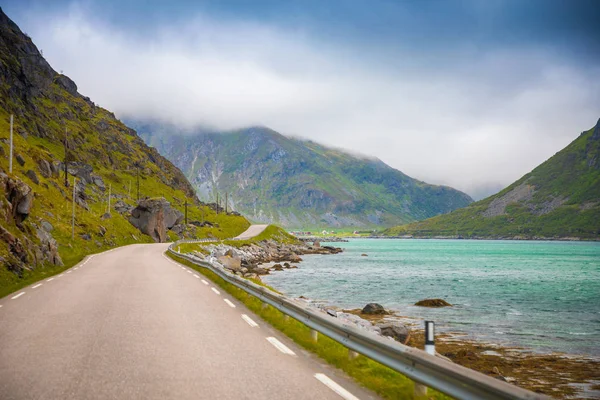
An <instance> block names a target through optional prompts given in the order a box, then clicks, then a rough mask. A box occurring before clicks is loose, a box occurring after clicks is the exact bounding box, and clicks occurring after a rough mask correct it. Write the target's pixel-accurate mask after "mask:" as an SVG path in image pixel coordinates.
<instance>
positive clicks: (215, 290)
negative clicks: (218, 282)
mask: <svg viewBox="0 0 600 400" xmlns="http://www.w3.org/2000/svg"><path fill="white" fill-rule="evenodd" d="M210 290H212V291H213V292H215V293H216V294H221V292H219V291H218V290H217V289H215V288H214V287H211V288H210Z"/></svg>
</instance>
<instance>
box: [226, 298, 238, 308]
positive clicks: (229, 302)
mask: <svg viewBox="0 0 600 400" xmlns="http://www.w3.org/2000/svg"><path fill="white" fill-rule="evenodd" d="M223 300H224V301H225V303H227V305H228V306H229V307H231V308H235V304H233V303H232V302H231V301H229V300H228V299H223Z"/></svg>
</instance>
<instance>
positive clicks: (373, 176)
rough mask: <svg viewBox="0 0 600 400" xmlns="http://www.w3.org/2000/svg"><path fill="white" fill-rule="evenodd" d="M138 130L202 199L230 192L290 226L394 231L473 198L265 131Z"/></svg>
mask: <svg viewBox="0 0 600 400" xmlns="http://www.w3.org/2000/svg"><path fill="white" fill-rule="evenodd" d="M133 123H134V124H136V123H135V122H133ZM137 127H138V131H139V132H140V135H141V136H142V137H143V138H144V139H145V140H146V142H147V143H149V144H150V145H152V146H156V147H157V148H158V149H160V151H161V152H163V154H165V156H167V157H168V158H169V159H170V160H171V161H173V162H174V163H175V164H176V165H178V166H179V167H180V168H181V170H182V171H184V173H185V174H186V175H187V176H188V178H189V179H190V182H192V184H193V185H195V186H196V187H197V188H198V190H199V193H200V194H199V195H200V197H201V199H203V200H205V201H209V200H210V201H214V199H215V197H216V193H215V192H216V191H217V190H218V191H219V192H220V193H221V196H222V195H223V194H224V193H229V196H230V197H229V198H230V199H232V200H233V201H234V202H235V207H236V209H237V210H239V211H241V212H242V213H244V215H247V216H248V217H249V218H250V219H254V220H256V221H267V220H268V221H273V222H275V223H278V224H279V225H281V226H284V227H286V228H295V229H303V230H307V229H308V228H309V227H310V228H311V229H313V228H321V229H322V228H328V229H332V228H334V227H335V228H339V227H354V226H361V227H367V228H368V227H371V228H373V227H381V226H392V225H395V224H399V223H407V222H411V221H415V220H420V219H424V218H428V217H432V216H434V215H437V214H442V213H447V212H449V211H452V210H454V209H456V208H459V207H464V206H466V205H467V204H469V203H470V202H471V201H472V200H471V198H470V197H469V196H467V195H466V194H464V193H462V192H459V191H457V190H454V189H452V188H449V187H444V186H434V185H428V184H426V183H424V182H420V181H417V180H415V179H413V178H410V177H408V176H406V175H405V174H403V173H402V172H400V171H397V170H395V169H393V168H391V167H389V166H388V165H386V164H384V163H383V162H382V161H380V160H377V159H372V158H366V157H360V156H354V155H351V154H348V153H346V152H344V151H340V150H336V149H331V148H327V147H324V146H321V145H319V144H317V143H314V142H310V141H303V140H297V139H292V138H288V137H285V136H283V135H280V134H279V133H277V132H274V131H272V130H269V129H266V128H248V129H243V130H239V131H234V132H226V133H199V134H198V135H196V136H190V135H179V136H178V135H177V133H178V132H179V131H178V130H177V128H175V127H172V126H159V125H153V124H150V125H148V124H142V123H137ZM207 149H211V150H210V151H207ZM214 177H218V179H216V180H213V178H214ZM321 229H319V230H321Z"/></svg>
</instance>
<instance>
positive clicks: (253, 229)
mask: <svg viewBox="0 0 600 400" xmlns="http://www.w3.org/2000/svg"><path fill="white" fill-rule="evenodd" d="M267 226H269V225H250V227H249V228H248V229H246V230H245V231H244V232H243V233H241V234H239V235H237V236H236V237H235V238H234V239H239V240H247V239H252V238H253V237H255V236H258V235H260V234H261V233H262V232H263V231H264V230H265V229H267Z"/></svg>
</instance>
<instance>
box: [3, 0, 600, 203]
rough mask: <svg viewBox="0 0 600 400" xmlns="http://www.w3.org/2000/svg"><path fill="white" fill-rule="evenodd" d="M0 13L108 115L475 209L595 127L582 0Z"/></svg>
mask: <svg viewBox="0 0 600 400" xmlns="http://www.w3.org/2000/svg"><path fill="white" fill-rule="evenodd" d="M4 3H5V4H3V5H2V7H3V9H4V11H5V12H6V13H7V14H8V15H9V17H11V18H12V19H13V20H14V21H15V22H16V23H17V24H18V25H19V26H20V27H21V29H22V30H23V31H25V32H26V33H28V34H29V35H30V36H31V37H32V39H33V40H34V42H35V43H36V44H37V46H38V47H39V48H40V49H42V50H43V53H44V56H45V57H46V58H47V59H48V61H49V62H50V63H51V65H52V66H53V67H54V68H55V69H56V70H57V71H63V72H64V73H65V74H66V75H68V76H70V77H71V78H72V79H73V80H74V81H75V82H76V83H77V85H78V87H79V92H80V93H82V94H84V95H86V96H89V97H90V98H91V99H92V100H93V101H95V102H96V103H98V104H100V105H101V106H103V107H105V108H108V109H109V110H111V111H114V112H115V113H116V114H117V116H119V117H121V118H138V119H139V118H153V119H159V120H164V121H165V122H172V123H176V124H181V125H182V126H185V127H190V126H195V125H202V126H210V127H214V128H217V129H232V128H239V127H245V126H249V125H264V126H268V127H270V128H272V129H275V130H277V131H279V132H281V133H283V134H287V135H294V136H301V137H305V138H310V139H313V140H315V141H317V142H321V143H323V144H327V145H333V146H336V147H342V148H346V149H349V150H352V151H354V152H360V153H363V154H366V155H372V156H376V157H378V158H380V159H381V160H383V161H384V162H386V163H388V164H389V165H391V166H393V167H394V168H397V169H399V170H401V171H403V172H404V173H406V174H408V175H410V176H412V177H415V178H418V179H421V180H424V181H426V182H429V183H436V184H446V185H450V186H453V187H455V188H458V189H460V190H463V191H465V192H467V193H469V194H470V195H472V196H473V197H475V198H481V197H482V196H484V195H487V194H491V193H493V192H494V191H496V190H498V189H500V188H501V187H503V186H506V185H507V184H509V183H511V182H512V181H514V180H516V179H517V178H519V177H520V176H522V175H523V174H525V173H527V172H529V171H530V170H531V169H532V168H534V167H535V166H536V165H538V164H539V163H541V162H543V161H544V160H546V159H547V158H549V157H550V156H552V155H553V154H554V153H556V152H557V151H559V150H560V149H561V148H563V147H564V146H566V145H567V144H568V143H569V142H571V141H572V140H573V139H575V138H576V137H577V136H578V134H579V133H580V132H581V131H583V130H585V129H588V128H590V127H592V126H593V125H594V124H595V123H596V121H597V120H598V118H599V117H600V23H599V22H598V21H600V2H599V1H596V0H589V1H582V0H580V1H578V0H563V1H552V0H540V1H537V0H527V1H522V0H514V1H500V0H464V1H450V0H447V1H446V0H444V1H434V0H420V1H415V0H407V1H374V0H369V1H352V0H339V1H337V0H326V1H324V0H314V1H313V0H302V1H296V2H284V1H280V0H277V1H275V0H274V1H262V0H254V1H241V0H239V1H214V2H209V1H191V0H190V1H170V2H162V1H141V0H140V1H128V2H127V4H126V5H122V4H120V3H122V2H121V1H118V0H105V1H93V0H89V1H57V2H51V1H47V0H45V1H36V0H18V1H13V0H9V1H8V2H6V1H5V2H4Z"/></svg>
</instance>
